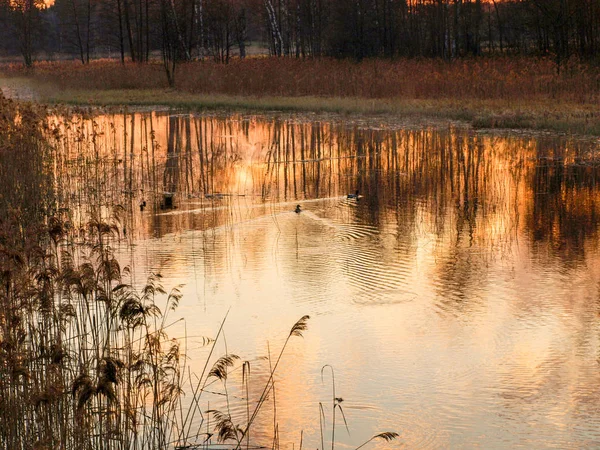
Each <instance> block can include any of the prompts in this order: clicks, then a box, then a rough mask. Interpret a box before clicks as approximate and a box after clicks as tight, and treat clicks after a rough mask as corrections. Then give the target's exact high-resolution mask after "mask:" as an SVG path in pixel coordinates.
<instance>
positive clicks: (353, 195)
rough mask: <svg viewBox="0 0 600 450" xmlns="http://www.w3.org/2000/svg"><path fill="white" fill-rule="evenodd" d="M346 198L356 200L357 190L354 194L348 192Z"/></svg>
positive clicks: (357, 196)
mask: <svg viewBox="0 0 600 450" xmlns="http://www.w3.org/2000/svg"><path fill="white" fill-rule="evenodd" d="M348 198H350V199H355V200H358V198H359V195H358V190H357V191H356V192H355V193H354V194H348Z"/></svg>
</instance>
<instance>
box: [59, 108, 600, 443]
mask: <svg viewBox="0 0 600 450" xmlns="http://www.w3.org/2000/svg"><path fill="white" fill-rule="evenodd" d="M52 122H53V123H54V125H55V126H56V127H57V129H58V130H60V134H61V137H62V138H61V144H60V146H59V148H58V149H57V160H56V168H55V170H56V171H55V173H56V183H57V185H58V186H60V187H61V193H62V198H61V199H60V202H61V203H62V204H63V205H65V207H68V208H71V210H72V211H75V212H76V214H75V216H76V217H79V219H80V220H81V223H83V222H85V220H86V218H87V215H88V214H89V212H90V210H92V209H93V208H92V206H94V207H100V208H101V209H103V210H105V211H109V210H110V209H111V208H112V207H113V206H114V205H122V206H123V207H124V211H125V213H124V215H123V222H122V225H121V226H122V229H123V235H124V238H123V240H122V241H121V243H120V244H119V245H118V254H119V259H120V261H121V262H122V264H123V265H125V264H128V265H130V266H131V268H132V277H133V281H134V283H135V284H137V285H142V284H143V283H144V281H145V279H146V277H147V276H148V274H150V273H152V272H158V273H161V274H162V275H163V284H164V285H165V287H166V288H167V290H168V289H170V288H172V287H174V286H177V285H183V287H182V288H181V289H182V292H183V299H182V301H181V304H180V306H179V308H178V309H177V311H176V312H175V313H174V314H172V316H171V317H172V319H173V322H174V324H173V326H172V328H171V329H170V333H171V334H172V335H175V336H177V337H179V338H181V339H182V341H183V342H185V346H186V349H187V356H188V364H189V367H190V370H191V371H192V372H196V373H199V372H201V371H202V368H203V366H204V364H205V361H206V358H207V355H208V351H209V347H208V346H207V345H206V344H205V343H204V339H203V338H204V337H214V336H215V333H216V331H217V330H218V328H219V324H220V322H221V321H222V320H223V318H224V317H225V315H226V314H227V313H228V312H229V313H228V314H229V315H228V317H227V320H226V322H225V326H224V335H225V337H226V346H225V344H224V343H219V345H218V347H217V349H218V353H219V355H221V354H224V353H227V352H229V353H235V354H237V355H240V357H241V358H242V360H248V361H250V362H251V367H252V369H251V375H250V377H251V378H250V383H251V385H252V386H253V387H252V389H253V390H254V391H256V392H251V397H252V396H254V397H256V396H258V395H259V394H260V392H259V391H260V387H261V386H263V385H264V382H265V381H266V377H267V376H268V375H266V374H267V373H268V366H269V359H268V356H269V355H271V363H272V362H273V360H274V358H275V357H276V355H277V354H278V353H279V349H280V348H281V346H282V344H283V341H284V340H285V338H286V337H287V335H288V333H289V330H290V327H291V326H292V325H293V324H294V323H295V322H296V321H297V320H298V319H299V318H300V317H302V316H303V315H310V316H311V319H310V320H309V323H308V330H307V331H305V332H304V337H303V338H294V339H292V340H291V342H290V347H289V348H288V349H287V352H286V353H285V354H284V356H283V358H282V361H281V365H280V369H279V372H278V374H277V376H276V391H275V399H272V398H271V400H270V402H269V405H268V407H266V408H265V410H264V411H263V412H262V413H261V417H260V421H259V427H258V428H257V430H256V431H255V433H257V434H258V435H259V436H260V438H261V439H263V441H264V443H265V445H270V443H271V442H272V440H271V439H272V434H273V430H274V428H276V429H277V433H278V434H279V441H280V445H282V446H283V447H285V448H289V449H292V448H295V447H293V445H292V444H294V445H298V444H299V442H300V433H301V431H302V430H303V431H304V434H303V442H304V444H303V445H304V446H308V447H311V448H314V447H316V446H317V445H320V431H319V416H320V412H319V411H320V410H319V403H320V402H321V404H322V405H323V411H324V413H325V418H326V421H328V422H327V426H326V433H325V439H330V437H331V431H332V429H331V412H332V411H331V396H332V391H331V389H332V382H331V371H330V369H329V368H328V367H327V368H325V369H324V370H323V371H322V368H323V367H324V366H326V365H329V366H331V367H333V368H334V374H335V390H336V396H337V397H341V398H343V402H342V403H341V406H342V408H343V411H344V413H345V418H346V421H347V425H348V429H349V433H348V431H346V429H345V425H344V421H343V419H342V418H341V417H340V416H339V412H338V418H337V425H336V440H337V445H339V447H340V448H355V447H356V446H358V445H359V444H361V443H362V442H364V441H366V440H367V439H369V438H370V437H371V436H373V434H375V433H378V432H382V431H396V432H398V433H399V434H400V438H399V440H398V441H396V442H395V443H393V444H385V445H387V446H389V445H393V446H399V447H403V448H472V447H476V446H481V447H484V448H497V447H522V448H532V447H538V448H539V447H547V446H555V447H558V448H582V447H595V446H598V445H600V432H599V431H598V430H599V429H600V428H599V426H598V425H600V409H599V407H598V405H599V404H600V402H599V400H600V398H599V394H598V389H597V386H598V384H599V382H600V371H599V370H598V350H599V340H598V337H599V332H600V324H599V313H600V305H599V303H598V298H599V297H598V279H599V278H598V275H599V274H600V265H599V264H598V256H599V254H598V221H599V220H600V213H599V210H598V206H599V205H598V200H599V198H600V197H599V193H600V188H599V187H598V184H597V175H600V165H598V161H597V159H596V158H597V154H596V153H597V142H595V141H593V140H577V139H572V138H571V139H567V138H564V137H557V136H554V135H531V134H512V135H508V134H506V135H503V134H490V133H484V132H474V131H472V130H469V129H466V128H454V127H443V128H439V127H434V126H429V127H424V128H421V127H415V126H413V127H408V128H407V127H403V126H400V125H399V124H395V123H392V122H390V121H384V120H379V119H377V118H370V119H369V120H364V121H356V122H343V121H342V120H340V119H339V118H337V117H325V116H323V117H319V116H312V117H307V116H275V115H274V116H244V115H232V116H225V115H224V116H193V115H188V114H182V115H168V114H166V113H165V114H163V113H152V114H134V115H129V114H125V115H123V114H121V115H102V116H95V117H89V118H86V119H77V120H76V121H75V122H70V123H71V125H69V127H66V126H65V124H64V121H63V119H62V118H60V117H57V118H55V119H53V120H52ZM92 130H95V132H94V131H92ZM357 190H358V191H359V195H360V196H359V198H358V199H356V198H348V194H353V193H355V191H357ZM166 192H168V193H169V195H170V194H173V199H174V200H173V201H174V205H175V206H176V208H174V209H168V208H164V206H165V193H166ZM142 201H146V202H147V204H148V206H147V207H146V208H145V209H144V210H143V211H141V210H140V206H139V205H140V203H141V202H142ZM296 205H300V209H301V211H302V212H300V213H295V212H294V209H295V207H296ZM179 318H183V319H184V320H183V321H179V320H178V319H179ZM217 356H218V355H217ZM213 357H214V356H213ZM265 357H267V358H266V359H265ZM239 366H241V363H240V364H239ZM241 386H242V385H241V369H240V368H238V369H237V370H236V371H234V372H233V373H232V375H231V378H230V379H229V381H228V385H227V389H228V394H229V395H230V398H231V402H230V403H231V404H230V405H229V407H230V409H231V412H232V416H233V417H234V418H237V419H239V421H240V422H243V421H244V420H245V417H246V403H245V401H243V400H240V399H242V398H244V396H245V393H244V392H243V389H242V388H241ZM223 393H224V387H223V386H222V385H220V384H218V383H217V384H214V385H213V386H211V392H207V394H206V399H207V400H208V401H209V402H210V407H207V409H211V408H212V409H214V408H226V407H227V405H226V404H225V402H224V399H223V395H222V394H223ZM273 400H274V401H273ZM273 404H275V406H276V407H275V409H276V416H275V417H276V420H275V421H274V420H273V415H274V410H273V406H272V405H273ZM207 426H208V425H207V424H206V423H204V424H203V427H207ZM373 445H375V446H377V445H382V446H383V444H382V443H374V444H373Z"/></svg>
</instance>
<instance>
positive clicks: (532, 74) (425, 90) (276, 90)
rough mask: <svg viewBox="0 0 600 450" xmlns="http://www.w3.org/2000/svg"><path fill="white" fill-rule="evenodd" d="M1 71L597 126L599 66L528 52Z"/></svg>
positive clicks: (129, 87)
mask: <svg viewBox="0 0 600 450" xmlns="http://www.w3.org/2000/svg"><path fill="white" fill-rule="evenodd" d="M1 70H2V72H3V73H4V74H5V76H7V77H10V78H12V79H21V80H25V82H26V83H30V84H31V85H32V86H35V90H36V92H37V93H38V95H39V100H41V101H46V102H51V103H68V104H77V105H89V104H92V105H99V106H115V105H130V106H131V105H140V106H153V105H157V106H160V105H163V106H169V107H181V108H189V109H204V108H227V109H251V110H285V111H325V112H336V113H359V114H365V113H374V114H382V113H383V114H394V115H401V116H418V117H430V118H437V119H450V120H464V121H467V122H470V123H471V124H472V125H473V126H475V127H483V128H532V129H548V130H555V131H564V132H576V133H585V134H594V135H599V134H600V112H599V111H598V110H599V108H598V106H599V102H600V70H598V69H597V68H596V67H594V66H591V65H587V64H580V63H578V62H576V61H572V62H571V63H570V64H569V65H567V66H566V67H564V68H563V70H562V71H561V73H560V74H559V73H557V71H556V68H555V66H554V64H553V63H552V61H550V60H547V59H533V58H514V59H511V58H496V59H475V60H462V61H455V62H452V63H448V62H444V61H438V60H401V61H395V62H391V61H382V60H369V61H364V62H361V63H355V62H350V61H337V60H292V59H285V60H284V59H249V60H244V61H235V62H234V63H232V64H229V65H221V64H214V63H212V62H194V63H188V64H182V65H180V66H179V67H178V72H177V86H176V88H175V89H168V87H167V82H166V77H165V75H164V73H163V71H162V67H161V65H160V64H148V65H135V64H126V65H124V66H123V65H121V64H119V63H116V62H110V61H97V62H94V63H92V64H89V65H86V66H83V65H81V64H78V63H73V62H60V63H41V64H38V65H37V66H36V67H35V69H34V70H33V71H23V69H21V68H20V67H17V66H5V67H3V68H2V69H1Z"/></svg>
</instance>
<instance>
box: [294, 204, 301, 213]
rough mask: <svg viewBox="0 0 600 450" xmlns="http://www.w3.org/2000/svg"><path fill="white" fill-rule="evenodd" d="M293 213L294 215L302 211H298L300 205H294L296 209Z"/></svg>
mask: <svg viewBox="0 0 600 450" xmlns="http://www.w3.org/2000/svg"><path fill="white" fill-rule="evenodd" d="M294 212H295V213H296V214H300V213H301V212H302V209H300V205H296V209H295V210H294Z"/></svg>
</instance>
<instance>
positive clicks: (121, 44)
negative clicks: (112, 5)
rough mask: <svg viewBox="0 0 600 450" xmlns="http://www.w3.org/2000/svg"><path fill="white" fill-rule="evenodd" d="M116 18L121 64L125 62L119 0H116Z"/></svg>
mask: <svg viewBox="0 0 600 450" xmlns="http://www.w3.org/2000/svg"><path fill="white" fill-rule="evenodd" d="M117 15H118V16H119V17H118V18H117V19H118V21H119V48H120V50H121V64H125V37H124V36H123V20H122V17H123V16H122V11H121V0H117Z"/></svg>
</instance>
